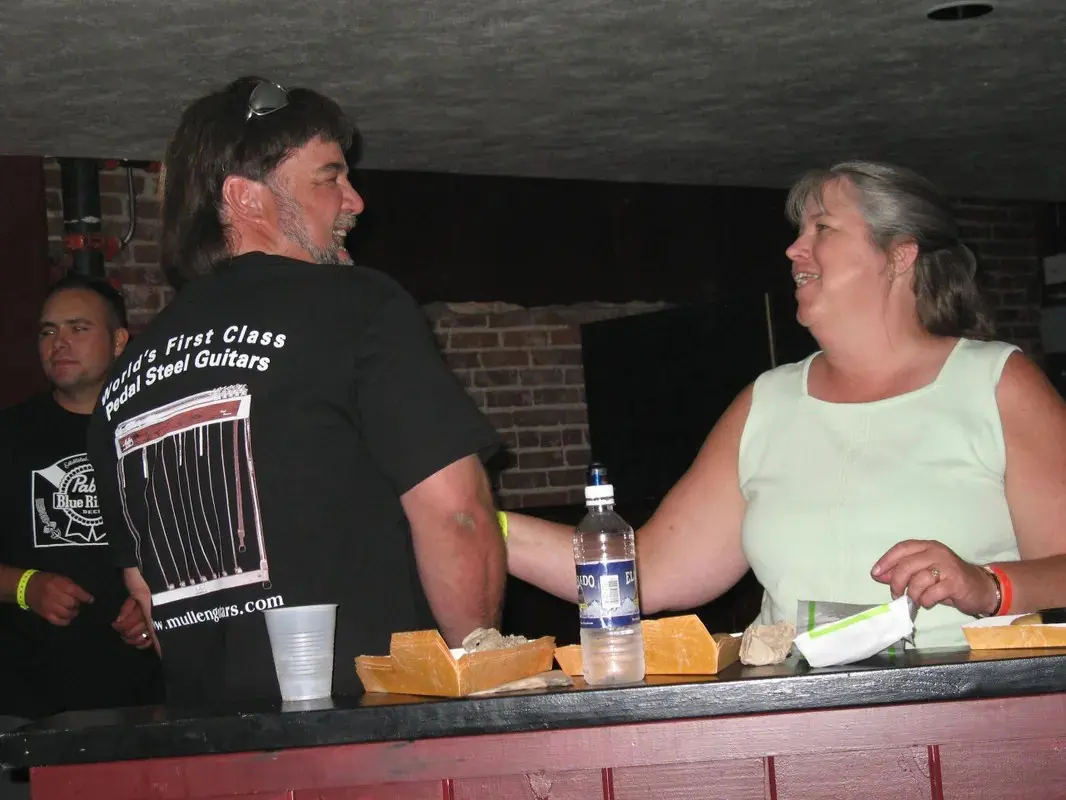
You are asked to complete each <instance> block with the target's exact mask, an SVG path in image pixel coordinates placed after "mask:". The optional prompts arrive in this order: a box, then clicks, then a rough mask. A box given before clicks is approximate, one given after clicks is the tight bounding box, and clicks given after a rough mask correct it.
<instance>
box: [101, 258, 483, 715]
mask: <svg viewBox="0 0 1066 800" xmlns="http://www.w3.org/2000/svg"><path fill="white" fill-rule="evenodd" d="M496 447H498V437H497V435H496V432H495V431H494V430H493V429H492V427H491V426H490V425H489V424H488V422H487V421H486V420H485V418H484V417H483V416H482V415H481V413H480V412H479V411H478V409H477V407H476V406H475V405H474V403H473V402H472V401H471V400H470V398H469V397H468V396H467V395H466V393H465V392H464V391H463V389H462V387H461V386H460V385H459V383H458V381H457V380H456V379H455V376H454V374H453V373H452V372H451V370H450V369H449V368H448V367H447V365H446V364H445V363H444V360H443V358H442V357H441V355H440V352H439V349H438V346H437V343H436V340H435V338H434V337H433V334H432V331H431V329H430V327H429V324H428V321H427V320H426V318H425V316H424V314H423V313H422V310H421V309H420V308H419V306H418V305H417V304H416V303H415V302H414V300H413V299H412V298H411V297H410V296H409V295H408V294H407V293H406V292H404V291H403V290H402V289H401V288H400V287H399V286H398V285H397V284H396V283H395V282H394V281H392V280H391V279H390V278H388V277H386V276H385V275H383V274H381V273H378V272H375V271H372V270H367V269H361V268H354V267H342V266H337V265H318V264H310V263H305V262H302V261H294V260H291V259H288V258H282V257H279V256H268V255H264V254H262V253H252V254H248V255H245V256H241V257H239V258H236V259H233V260H232V261H231V262H229V264H227V265H226V266H225V267H224V268H223V269H221V270H220V271H219V272H218V273H216V274H215V275H212V276H210V277H206V278H202V279H199V280H197V281H196V282H194V283H191V284H189V285H188V286H186V287H185V288H184V289H183V290H182V291H181V292H180V293H179V294H178V295H177V297H176V298H175V299H174V301H173V302H172V303H171V304H170V305H169V306H168V307H167V308H166V309H165V310H164V311H163V312H162V313H161V314H160V315H159V316H158V317H157V318H156V320H155V321H154V322H153V323H152V324H151V325H150V326H149V328H148V330H147V331H146V332H145V333H144V334H143V335H141V336H139V337H138V338H137V340H136V341H135V342H134V343H132V344H131V346H130V347H128V348H127V350H126V353H125V354H124V356H123V358H122V360H121V361H120V362H119V363H118V364H117V365H116V366H115V369H114V372H113V374H112V380H111V382H110V383H109V384H108V386H106V387H105V390H104V394H103V395H102V397H101V402H100V405H99V407H98V408H97V411H96V413H95V414H94V416H93V422H92V426H91V430H90V445H89V454H90V457H91V458H92V461H93V463H94V464H95V465H96V467H97V480H98V483H99V487H100V493H101V505H102V509H103V513H104V518H105V520H107V521H108V522H109V524H112V525H118V523H119V521H120V520H126V523H127V527H128V529H129V530H130V531H132V535H130V536H126V537H122V538H121V539H115V540H113V541H112V543H111V546H112V549H113V550H114V551H115V557H116V560H117V562H118V563H119V564H120V565H123V566H138V567H140V569H141V572H142V574H143V575H144V577H145V580H146V581H147V582H148V585H149V587H150V588H151V590H152V601H153V617H154V624H155V627H156V631H157V634H158V636H159V638H160V642H161V644H162V648H163V666H164V670H165V672H166V683H167V699H168V702H170V703H175V704H179V705H187V704H197V703H205V702H218V701H227V700H243V699H246V698H248V699H250V698H277V697H278V694H279V692H278V686H277V678H276V675H275V672H274V664H273V661H272V659H271V654H270V645H269V639H268V636H267V632H266V625H265V622H264V620H263V615H262V613H261V612H262V611H263V610H264V609H267V608H274V607H277V606H281V605H284V606H297V605H308V604H315V603H337V604H338V606H339V608H338V610H337V633H336V650H335V661H334V682H333V691H334V694H338V695H345V694H346V695H357V694H360V693H361V691H362V687H361V684H360V682H359V680H358V678H357V676H356V674H355V667H354V663H353V662H354V658H355V657H356V656H359V655H362V654H381V655H384V654H387V653H388V650H389V638H390V635H391V634H392V633H393V632H396V631H404V630H418V629H424V628H432V627H435V622H434V621H433V618H432V615H431V613H430V610H429V605H428V602H427V600H426V598H425V595H424V593H423V591H422V587H421V584H420V581H419V578H418V573H417V569H416V563H415V558H414V549H413V544H412V541H411V535H410V529H409V527H408V523H407V518H406V516H405V515H404V512H403V508H402V506H401V504H400V496H401V495H402V494H403V493H405V492H406V491H407V490H408V489H410V488H412V487H413V486H415V485H417V484H418V483H420V482H421V481H422V480H424V479H425V478H427V477H429V476H430V475H432V474H433V473H435V472H437V471H438V470H440V469H442V468H443V467H445V466H447V465H448V464H451V463H453V462H455V461H457V460H459V459H461V458H463V457H465V456H468V455H471V454H474V453H477V454H480V455H481V456H482V457H487V456H488V455H489V454H490V453H491V452H492V451H494V450H495V449H496Z"/></svg>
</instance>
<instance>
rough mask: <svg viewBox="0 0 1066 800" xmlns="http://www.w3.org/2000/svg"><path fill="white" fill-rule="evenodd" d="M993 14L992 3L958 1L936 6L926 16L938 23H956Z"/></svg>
mask: <svg viewBox="0 0 1066 800" xmlns="http://www.w3.org/2000/svg"><path fill="white" fill-rule="evenodd" d="M991 13H992V4H991V3H971V2H968V0H957V2H954V3H941V4H940V5H938V6H934V7H933V8H931V9H929V13H928V14H926V16H927V17H929V19H931V20H935V21H937V22H954V21H957V20H960V19H977V18H978V17H983V16H984V15H985V14H991Z"/></svg>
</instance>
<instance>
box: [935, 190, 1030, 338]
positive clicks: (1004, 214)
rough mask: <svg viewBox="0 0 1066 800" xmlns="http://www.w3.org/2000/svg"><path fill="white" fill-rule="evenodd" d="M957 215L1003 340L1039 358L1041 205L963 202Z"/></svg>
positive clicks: (957, 210)
mask: <svg viewBox="0 0 1066 800" xmlns="http://www.w3.org/2000/svg"><path fill="white" fill-rule="evenodd" d="M955 215H956V218H957V219H958V220H959V224H960V227H961V229H962V237H963V239H964V240H965V241H966V243H967V244H968V245H969V246H970V248H971V249H972V250H973V251H974V253H975V254H976V256H977V263H978V277H979V280H980V283H981V288H982V289H983V291H984V292H985V295H986V296H987V297H988V301H989V305H990V307H991V309H992V311H993V312H994V315H995V321H996V332H997V335H998V336H999V338H1001V339H1005V340H1006V341H1009V342H1013V343H1014V344H1017V345H1018V346H1019V347H1021V348H1022V349H1024V350H1025V351H1026V352H1027V353H1029V354H1030V355H1032V356H1034V357H1035V358H1037V359H1039V358H1040V357H1041V355H1042V348H1041V346H1040V286H1041V283H1040V282H1041V281H1042V280H1043V277H1042V272H1041V271H1040V252H1039V238H1038V233H1037V217H1038V206H1036V205H1035V204H1033V203H991V202H987V201H986V202H978V201H960V202H958V203H956V204H955Z"/></svg>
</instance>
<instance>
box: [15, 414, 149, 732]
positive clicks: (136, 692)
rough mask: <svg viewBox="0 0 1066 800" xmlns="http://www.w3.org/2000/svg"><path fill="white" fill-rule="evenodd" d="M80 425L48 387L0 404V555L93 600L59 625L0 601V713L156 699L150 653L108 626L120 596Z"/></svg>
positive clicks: (85, 419) (84, 424)
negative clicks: (66, 581)
mask: <svg viewBox="0 0 1066 800" xmlns="http://www.w3.org/2000/svg"><path fill="white" fill-rule="evenodd" d="M88 425H89V416H88V415H86V414H74V413H72V412H70V411H67V410H66V409H64V408H63V407H62V406H60V405H59V404H58V403H57V402H56V401H55V399H54V398H53V397H52V395H51V394H50V393H48V394H42V395H38V396H36V397H33V398H31V399H29V400H27V401H25V402H23V403H20V404H18V405H16V406H12V407H11V408H8V409H6V410H4V411H3V412H0V443H2V449H0V508H3V509H4V511H3V515H2V516H0V563H3V564H6V565H8V566H12V567H18V568H22V569H31V568H32V569H36V570H40V571H41V572H54V573H58V574H60V575H64V576H66V577H67V578H70V579H71V580H72V581H74V582H75V583H77V584H78V585H79V586H81V587H82V588H83V589H85V590H86V591H87V592H89V594H91V595H93V597H94V599H95V602H93V603H91V604H83V605H82V606H81V609H80V612H79V614H78V616H77V617H76V618H75V619H74V621H73V622H72V623H71V624H70V625H68V626H56V625H52V624H51V623H49V622H47V621H45V620H44V619H42V618H41V617H39V616H38V615H37V614H35V613H34V612H32V611H24V610H22V609H21V608H19V607H18V606H17V605H15V604H12V603H4V604H0V714H15V715H18V716H29V717H39V716H44V715H47V714H53V713H58V712H60V711H64V710H70V709H81V708H106V707H113V706H126V705H141V704H146V703H156V702H160V701H161V700H162V675H161V669H160V666H159V659H158V657H157V656H156V655H155V653H154V652H153V651H151V650H137V649H136V648H134V647H131V646H130V645H128V644H126V643H125V642H123V641H122V639H121V637H120V636H119V634H118V633H117V632H116V631H115V630H114V629H112V627H111V623H112V622H114V620H115V618H116V617H117V616H118V613H119V609H120V608H121V606H122V603H123V601H124V600H125V599H126V598H127V597H128V596H129V594H128V593H127V592H126V589H125V586H124V585H123V582H122V573H121V571H120V570H119V569H118V568H116V567H115V565H114V563H113V560H112V559H111V557H110V555H111V554H110V553H109V551H108V548H107V543H108V539H109V538H110V536H111V534H110V532H109V531H108V530H107V529H106V528H105V526H104V525H103V522H102V519H101V516H100V509H99V503H98V502H97V495H96V484H95V478H94V474H93V467H92V464H91V463H90V462H89V459H88V457H87V456H86V453H85V449H86V448H85V439H86V430H87V428H88Z"/></svg>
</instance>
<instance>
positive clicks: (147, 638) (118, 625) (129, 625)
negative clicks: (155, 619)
mask: <svg viewBox="0 0 1066 800" xmlns="http://www.w3.org/2000/svg"><path fill="white" fill-rule="evenodd" d="M111 627H112V628H114V629H115V630H116V631H118V634H119V636H121V637H122V641H124V642H125V643H126V644H129V645H133V646H134V647H136V648H137V649H138V650H145V649H146V648H149V647H151V646H152V637H151V635H150V634H149V633H148V621H147V620H146V619H145V618H144V612H143V611H142V610H141V606H140V604H139V603H138V602H137V601H136V600H135V599H134V598H132V597H127V598H126V602H125V603H123V604H122V608H121V609H119V612H118V617H117V618H116V619H115V621H114V622H112V623H111Z"/></svg>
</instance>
